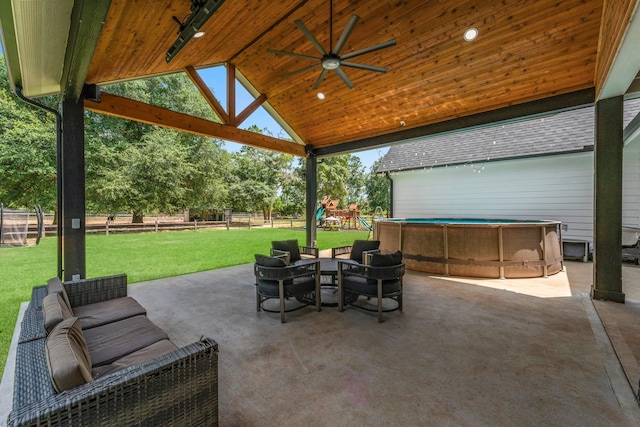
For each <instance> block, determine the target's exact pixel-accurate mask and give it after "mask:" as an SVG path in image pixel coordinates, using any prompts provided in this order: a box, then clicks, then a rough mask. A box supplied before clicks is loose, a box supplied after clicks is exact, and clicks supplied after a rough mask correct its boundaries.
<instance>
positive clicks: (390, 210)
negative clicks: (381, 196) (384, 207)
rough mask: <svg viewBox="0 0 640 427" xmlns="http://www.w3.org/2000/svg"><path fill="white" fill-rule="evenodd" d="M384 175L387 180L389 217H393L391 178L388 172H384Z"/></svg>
mask: <svg viewBox="0 0 640 427" xmlns="http://www.w3.org/2000/svg"><path fill="white" fill-rule="evenodd" d="M384 176H386V177H387V179H388V180H389V214H388V217H389V218H393V178H391V175H389V172H385V173H384Z"/></svg>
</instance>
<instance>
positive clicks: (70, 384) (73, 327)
mask: <svg viewBox="0 0 640 427" xmlns="http://www.w3.org/2000/svg"><path fill="white" fill-rule="evenodd" d="M45 353H46V357H47V367H48V368H49V376H50V377H51V382H52V383H53V388H55V389H56V391H57V392H58V393H60V392H63V391H65V390H70V389H72V388H74V387H78V386H80V385H82V384H86V383H88V382H89V381H91V380H92V379H93V377H92V376H91V358H90V357H89V350H88V349H87V343H86V341H85V340H84V335H83V334H82V329H81V328H80V321H79V320H78V318H77V317H71V318H69V319H67V320H63V321H62V322H60V323H58V325H57V326H56V327H55V328H53V330H52V331H51V333H50V334H49V336H48V337H47V341H46V343H45Z"/></svg>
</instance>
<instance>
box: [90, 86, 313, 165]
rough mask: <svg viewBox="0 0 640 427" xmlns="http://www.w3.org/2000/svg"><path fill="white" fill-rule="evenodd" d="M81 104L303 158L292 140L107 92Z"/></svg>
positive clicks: (180, 129) (300, 148)
mask: <svg viewBox="0 0 640 427" xmlns="http://www.w3.org/2000/svg"><path fill="white" fill-rule="evenodd" d="M84 107H85V108H86V109H87V110H89V111H95V112H98V113H102V114H107V115H110V116H115V117H120V118H123V119H128V120H135V121H137V122H142V123H147V124H150V125H156V126H162V127H166V128H170V129H175V130H178V131H181V132H189V133H193V134H196V135H202V136H205V137H209V138H219V139H223V140H225V141H232V142H237V143H240V144H246V145H251V146H253V147H257V148H264V149H267V150H272V151H278V152H281V153H288V154H292V155H294V156H300V157H306V153H305V147H304V146H303V145H300V144H297V143H294V142H289V141H283V140H281V139H278V138H273V137H271V136H267V135H262V134H259V133H255V132H250V131H247V130H242V129H238V128H235V127H232V126H229V125H223V124H220V123H215V122H212V121H209V120H205V119H201V118H199V117H193V116H189V115H188V114H183V113H178V112H176V111H171V110H167V109H165V108H160V107H156V106H154V105H150V104H145V103H144V102H139V101H135V100H133V99H129V98H124V97H121V96H117V95H112V94H109V93H104V92H103V93H102V94H101V100H100V102H95V101H91V100H88V99H85V101H84Z"/></svg>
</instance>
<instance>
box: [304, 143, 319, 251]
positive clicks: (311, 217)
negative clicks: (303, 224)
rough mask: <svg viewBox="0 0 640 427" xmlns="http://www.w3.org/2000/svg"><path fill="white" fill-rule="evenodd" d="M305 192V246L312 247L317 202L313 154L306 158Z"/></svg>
mask: <svg viewBox="0 0 640 427" xmlns="http://www.w3.org/2000/svg"><path fill="white" fill-rule="evenodd" d="M305 180H306V190H307V196H306V199H307V206H306V207H307V210H306V218H307V244H306V245H307V246H313V243H314V242H315V241H316V204H317V200H318V160H317V159H316V156H315V154H313V153H310V154H309V157H307V170H306V172H305Z"/></svg>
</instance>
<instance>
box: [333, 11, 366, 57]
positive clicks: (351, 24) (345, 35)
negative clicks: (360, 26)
mask: <svg viewBox="0 0 640 427" xmlns="http://www.w3.org/2000/svg"><path fill="white" fill-rule="evenodd" d="M358 19H360V17H359V16H358V15H351V19H350V20H349V23H348V24H347V26H346V27H344V30H343V31H342V34H340V38H339V39H338V42H337V43H336V47H335V48H334V49H333V53H335V54H336V55H338V56H340V51H341V50H342V48H343V47H344V44H345V43H346V42H347V39H348V38H349V36H350V35H351V32H352V31H353V29H354V28H355V26H356V24H357V23H358Z"/></svg>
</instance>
